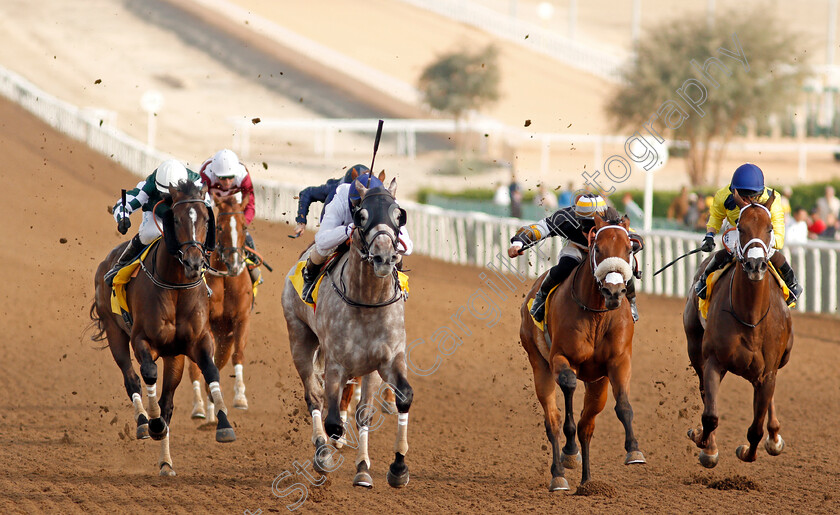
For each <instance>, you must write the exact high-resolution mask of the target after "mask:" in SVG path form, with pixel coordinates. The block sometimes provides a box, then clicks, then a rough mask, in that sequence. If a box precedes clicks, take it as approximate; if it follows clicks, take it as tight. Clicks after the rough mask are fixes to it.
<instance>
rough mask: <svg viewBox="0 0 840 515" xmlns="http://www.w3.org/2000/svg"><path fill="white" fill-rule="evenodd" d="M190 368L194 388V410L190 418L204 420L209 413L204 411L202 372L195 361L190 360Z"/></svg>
mask: <svg viewBox="0 0 840 515" xmlns="http://www.w3.org/2000/svg"><path fill="white" fill-rule="evenodd" d="M188 368H189V374H190V382H191V383H192V388H193V410H192V414H190V418H197V419H203V418H205V417H206V416H207V412H206V411H205V409H204V396H203V395H202V394H201V370H199V369H198V365H196V364H195V362H194V361H193V360H190V364H189V367H188Z"/></svg>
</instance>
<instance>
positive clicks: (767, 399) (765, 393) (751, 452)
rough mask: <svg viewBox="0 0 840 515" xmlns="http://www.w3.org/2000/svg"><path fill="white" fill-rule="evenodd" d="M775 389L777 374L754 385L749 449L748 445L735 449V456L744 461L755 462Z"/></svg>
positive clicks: (748, 436) (748, 430)
mask: <svg viewBox="0 0 840 515" xmlns="http://www.w3.org/2000/svg"><path fill="white" fill-rule="evenodd" d="M775 389H776V374H768V375H767V376H766V377H765V378H764V380H763V381H760V382H756V383H755V384H754V385H753V423H752V424H751V425H750V427H749V429H747V440H748V441H749V442H750V444H749V448H748V447H747V446H746V445H741V446H739V447H738V448H737V449H735V455H736V456H738V458H740V459H741V460H743V461H747V462H751V461H755V455H756V452H757V451H758V444H759V443H760V442H761V438H762V437H763V436H764V417H766V416H767V409H768V407H769V406H770V403H771V402H772V401H773V392H774V390H775ZM777 423H778V421H777Z"/></svg>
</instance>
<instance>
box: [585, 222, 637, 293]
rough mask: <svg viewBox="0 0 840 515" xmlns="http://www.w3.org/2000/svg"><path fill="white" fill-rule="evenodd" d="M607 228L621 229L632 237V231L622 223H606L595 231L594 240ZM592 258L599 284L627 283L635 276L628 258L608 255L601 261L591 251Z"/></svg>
mask: <svg viewBox="0 0 840 515" xmlns="http://www.w3.org/2000/svg"><path fill="white" fill-rule="evenodd" d="M607 229H621V230H622V231H624V234H626V235H627V237H628V238H629V237H630V232H629V231H628V230H627V229H625V228H624V227H622V226H620V225H605V226H603V227H601V228H600V229H598V231H597V232H595V237H594V238H593V241H597V240H598V235H599V234H601V231H605V230H607ZM590 254H591V256H590V259H591V260H592V270H593V272H594V274H595V280H597V281H598V283H599V284H604V283H607V284H622V283H626V282H627V281H629V280H630V278H631V277H632V276H633V269H632V267H631V266H630V263H628V262H627V261H626V260H624V259H622V258H620V257H615V256H613V257H608V258H606V259H604V260H603V261H601V262H600V263H596V262H595V253H594V252H590Z"/></svg>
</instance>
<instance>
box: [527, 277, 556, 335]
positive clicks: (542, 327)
mask: <svg viewBox="0 0 840 515" xmlns="http://www.w3.org/2000/svg"><path fill="white" fill-rule="evenodd" d="M560 284H563V283H560ZM560 284H558V285H557V286H555V287H554V288H552V289H551V291H549V292H548V297H546V298H545V310H543V313H545V315H544V316H543V321H542V322H537V320H536V319H535V318H534V315H531V320H533V321H534V325H535V326H537V327H538V328H539V330H540V331H545V319H546V318H548V300H549V299H550V298H551V294H552V293H554V290H556V289H557V287H558V286H560ZM533 305H534V299H528V313H530V312H531V306H533Z"/></svg>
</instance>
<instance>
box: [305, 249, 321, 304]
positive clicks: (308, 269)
mask: <svg viewBox="0 0 840 515" xmlns="http://www.w3.org/2000/svg"><path fill="white" fill-rule="evenodd" d="M320 271H321V265H316V264H314V263H313V262H312V259H310V258H306V266H304V267H303V270H301V275H302V276H303V288H302V292H303V299H304V300H305V301H306V302H309V303H310V304H311V303H312V291H311V290H312V287H313V286H315V279H316V278H317V277H318V272H320Z"/></svg>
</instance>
